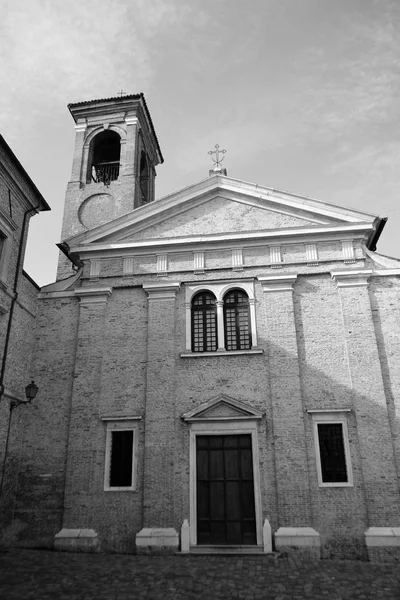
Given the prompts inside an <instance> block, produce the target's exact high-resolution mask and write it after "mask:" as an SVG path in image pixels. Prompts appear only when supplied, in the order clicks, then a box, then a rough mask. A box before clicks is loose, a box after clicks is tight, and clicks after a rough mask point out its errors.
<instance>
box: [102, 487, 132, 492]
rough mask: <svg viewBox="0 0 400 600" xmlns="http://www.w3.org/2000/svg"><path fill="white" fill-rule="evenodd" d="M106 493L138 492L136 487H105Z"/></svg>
mask: <svg viewBox="0 0 400 600" xmlns="http://www.w3.org/2000/svg"><path fill="white" fill-rule="evenodd" d="M103 491H104V492H137V489H136V488H134V487H105V488H104V490H103Z"/></svg>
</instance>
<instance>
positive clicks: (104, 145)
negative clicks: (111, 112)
mask: <svg viewBox="0 0 400 600" xmlns="http://www.w3.org/2000/svg"><path fill="white" fill-rule="evenodd" d="M120 158H121V138H120V136H119V135H118V133H116V132H115V131H111V130H106V131H102V132H101V133H99V134H98V135H96V136H95V137H94V138H93V140H92V142H91V144H90V150H89V161H88V171H87V183H91V182H94V183H104V184H105V185H109V184H110V182H111V181H115V180H116V179H118V176H119V168H120Z"/></svg>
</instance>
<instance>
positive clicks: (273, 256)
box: [269, 246, 282, 268]
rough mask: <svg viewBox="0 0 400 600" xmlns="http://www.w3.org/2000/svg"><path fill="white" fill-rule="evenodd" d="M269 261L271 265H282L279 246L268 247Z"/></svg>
mask: <svg viewBox="0 0 400 600" xmlns="http://www.w3.org/2000/svg"><path fill="white" fill-rule="evenodd" d="M269 256H270V262H271V265H272V267H275V268H276V267H281V266H282V256H281V247H280V246H271V247H270V249H269Z"/></svg>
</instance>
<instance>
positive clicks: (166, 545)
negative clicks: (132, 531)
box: [136, 527, 179, 554]
mask: <svg viewBox="0 0 400 600" xmlns="http://www.w3.org/2000/svg"><path fill="white" fill-rule="evenodd" d="M178 549H179V536H178V532H177V531H176V530H175V529H174V528H173V527H168V528H164V529H156V528H144V529H142V530H141V531H139V533H138V534H137V535H136V552H137V553H138V554H173V553H174V552H177V550H178Z"/></svg>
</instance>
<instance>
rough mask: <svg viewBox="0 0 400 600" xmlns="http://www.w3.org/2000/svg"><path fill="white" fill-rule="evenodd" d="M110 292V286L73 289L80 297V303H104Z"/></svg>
mask: <svg viewBox="0 0 400 600" xmlns="http://www.w3.org/2000/svg"><path fill="white" fill-rule="evenodd" d="M111 294H112V288H111V287H90V288H89V287H87V288H79V289H77V290H75V295H76V296H78V297H79V298H80V304H106V303H107V302H108V298H109V297H110V296H111Z"/></svg>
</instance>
